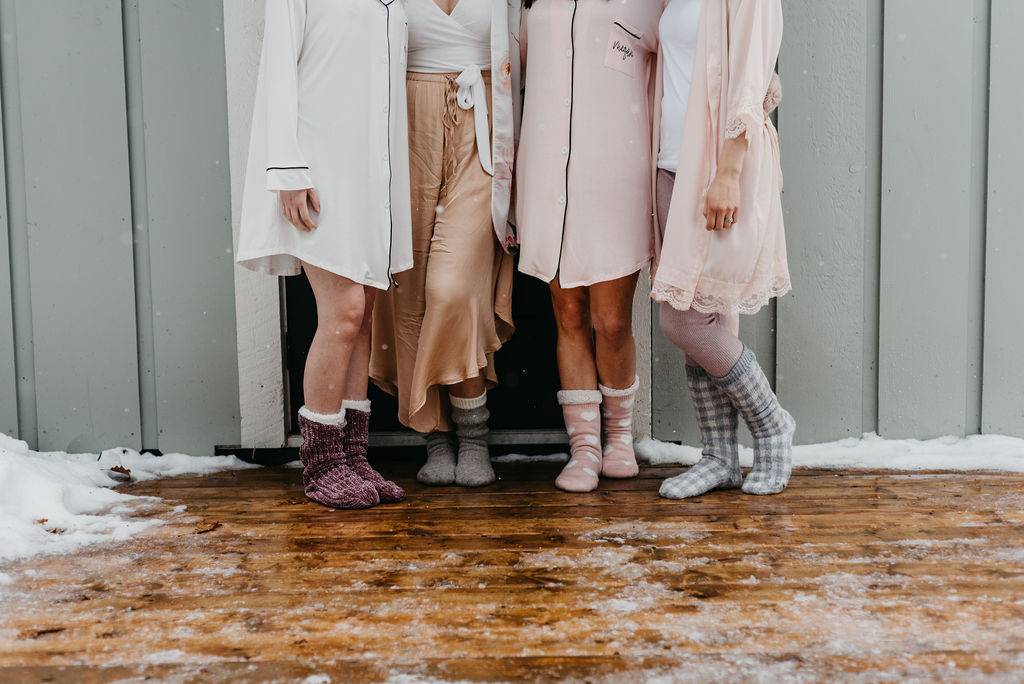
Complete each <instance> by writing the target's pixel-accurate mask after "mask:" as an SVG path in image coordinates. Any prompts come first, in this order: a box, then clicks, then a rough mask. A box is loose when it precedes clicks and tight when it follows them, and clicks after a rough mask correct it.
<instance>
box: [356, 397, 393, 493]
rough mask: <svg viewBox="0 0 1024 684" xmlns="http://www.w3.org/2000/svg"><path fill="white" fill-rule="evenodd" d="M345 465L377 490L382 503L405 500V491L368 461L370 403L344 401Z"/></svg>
mask: <svg viewBox="0 0 1024 684" xmlns="http://www.w3.org/2000/svg"><path fill="white" fill-rule="evenodd" d="M342 407H343V408H344V409H345V463H346V465H348V467H349V468H351V469H352V471H353V472H354V473H355V474H356V475H358V476H359V477H361V478H363V479H364V480H366V481H367V482H369V483H370V484H371V485H373V488H374V489H376V490H377V495H378V496H379V497H380V500H381V502H382V503H398V502H399V501H402V500H403V499H405V490H404V489H402V488H401V487H399V486H398V485H397V484H395V483H394V482H392V481H391V480H385V479H384V477H383V476H382V475H381V474H380V473H378V472H377V471H376V470H374V469H373V466H371V465H370V462H369V461H367V460H366V447H367V445H368V443H369V441H370V401H369V400H366V401H348V400H346V401H344V402H342Z"/></svg>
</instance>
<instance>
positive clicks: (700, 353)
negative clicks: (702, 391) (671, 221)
mask: <svg viewBox="0 0 1024 684" xmlns="http://www.w3.org/2000/svg"><path fill="white" fill-rule="evenodd" d="M675 181H676V175H675V174H674V173H672V172H671V171H666V170H665V169H658V221H659V223H660V226H659V229H660V230H661V234H662V235H664V234H665V221H666V219H667V218H668V209H669V205H670V204H671V202H672V188H673V187H674V186H675ZM658 318H659V320H660V323H661V332H662V333H663V334H664V335H665V337H667V338H668V340H669V341H670V342H672V344H674V345H676V346H677V347H679V348H680V349H682V350H683V351H684V352H686V363H687V364H688V365H691V366H700V367H701V368H703V369H704V370H706V371H707V372H708V374H710V375H712V376H714V377H716V378H721V377H725V376H726V375H728V374H729V371H731V370H732V368H733V366H735V365H736V362H737V361H739V360H740V355H741V354H743V343H742V342H741V341H740V338H739V337H737V333H738V332H739V327H740V322H739V316H738V315H735V314H733V315H731V316H723V315H722V314H717V313H714V314H705V313H700V312H699V311H694V310H693V309H688V310H686V311H679V310H678V309H674V308H672V306H671V305H669V304H665V303H662V305H661V309H660V311H659V312H658Z"/></svg>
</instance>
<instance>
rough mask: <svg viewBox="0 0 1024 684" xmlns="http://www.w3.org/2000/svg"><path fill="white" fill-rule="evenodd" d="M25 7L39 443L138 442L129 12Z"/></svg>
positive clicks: (107, 5) (25, 119)
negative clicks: (126, 53)
mask: <svg viewBox="0 0 1024 684" xmlns="http://www.w3.org/2000/svg"><path fill="white" fill-rule="evenodd" d="M15 6H16V8H17V14H16V22H17V26H16V30H17V41H18V63H19V66H20V85H21V111H22V135H23V140H22V142H23V149H24V164H25V179H26V187H25V197H26V203H27V226H28V240H29V260H30V262H31V294H32V297H31V299H32V325H33V333H34V340H33V345H34V353H35V376H36V377H35V381H36V382H35V384H36V393H37V399H36V406H37V411H38V425H39V429H38V433H39V437H38V441H39V447H40V448H43V449H71V450H94V449H100V448H106V447H109V446H111V445H114V444H123V445H126V446H131V447H139V446H140V438H139V425H140V419H139V385H138V377H137V366H136V358H137V357H136V353H137V351H136V341H135V334H136V333H135V315H134V307H135V302H134V286H133V275H132V226H131V210H130V201H129V176H128V150H127V140H126V132H125V131H126V121H125V92H124V63H123V59H122V34H121V5H120V2H118V1H117V0H90V2H87V3H86V2H79V1H78V0H51V1H50V2H45V3H43V2H35V1H34V0H22V1H21V2H17V3H15ZM4 30H8V27H7V26H5V27H4Z"/></svg>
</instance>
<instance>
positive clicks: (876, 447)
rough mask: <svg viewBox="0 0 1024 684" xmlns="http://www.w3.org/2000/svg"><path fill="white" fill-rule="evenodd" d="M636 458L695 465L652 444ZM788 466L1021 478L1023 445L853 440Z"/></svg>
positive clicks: (797, 455)
mask: <svg viewBox="0 0 1024 684" xmlns="http://www.w3.org/2000/svg"><path fill="white" fill-rule="evenodd" d="M636 451H637V456H638V457H639V458H640V460H642V461H645V462H647V463H650V464H651V465H668V464H680V465H691V464H693V463H696V462H697V461H698V460H699V459H700V450H699V449H696V448H694V447H688V446H679V445H677V444H669V443H666V442H658V441H656V440H653V439H645V440H641V441H640V442H637V445H636ZM740 462H741V463H742V464H743V465H744V466H750V465H751V464H752V462H753V452H752V451H751V450H750V449H748V448H746V447H742V448H741V449H740ZM793 465H794V466H796V467H798V468H868V469H885V470H955V471H965V470H992V471H1001V472H1010V473H1024V439H1019V438H1016V437H1003V436H1001V435H972V436H970V437H966V438H960V437H941V438H939V439H931V440H927V441H920V440H916V439H883V438H881V437H879V436H878V435H876V434H875V433H867V434H865V435H864V436H863V437H861V438H859V439H856V438H850V439H843V440H840V441H838V442H830V443H827V444H811V445H803V446H797V447H795V448H794V449H793Z"/></svg>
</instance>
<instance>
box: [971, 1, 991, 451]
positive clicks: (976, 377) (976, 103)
mask: <svg viewBox="0 0 1024 684" xmlns="http://www.w3.org/2000/svg"><path fill="white" fill-rule="evenodd" d="M973 3H974V16H973V21H972V28H973V31H972V33H973V45H972V49H971V62H970V66H971V72H972V73H971V77H972V82H971V127H970V136H971V187H970V223H969V225H968V227H967V228H968V251H967V254H966V255H965V256H966V258H967V269H968V276H967V321H966V338H967V359H966V369H965V374H966V378H965V380H966V390H967V394H966V396H965V398H964V399H965V401H964V432H965V433H966V434H968V435H974V434H977V433H978V432H980V431H981V374H982V363H983V356H984V331H985V230H986V223H987V216H986V213H987V207H988V99H989V98H988V88H989V30H990V29H991V24H990V22H989V18H990V16H989V15H990V10H991V0H973Z"/></svg>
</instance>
